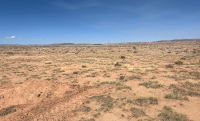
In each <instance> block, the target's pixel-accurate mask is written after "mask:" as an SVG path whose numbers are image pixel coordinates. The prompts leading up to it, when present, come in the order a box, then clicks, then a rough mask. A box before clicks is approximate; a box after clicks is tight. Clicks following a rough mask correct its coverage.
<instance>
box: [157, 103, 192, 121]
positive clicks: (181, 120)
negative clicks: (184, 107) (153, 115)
mask: <svg viewBox="0 0 200 121" xmlns="http://www.w3.org/2000/svg"><path fill="white" fill-rule="evenodd" d="M158 116H159V117H162V120H163V121H189V119H188V118H187V116H186V115H184V114H181V113H177V112H174V111H173V110H172V108H170V107H168V106H165V107H164V108H163V110H162V112H161V113H160V114H159V115H158Z"/></svg>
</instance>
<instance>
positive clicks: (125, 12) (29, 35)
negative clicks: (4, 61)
mask: <svg viewBox="0 0 200 121" xmlns="http://www.w3.org/2000/svg"><path fill="white" fill-rule="evenodd" d="M196 38H200V0H0V44H52V43H92V44H94V43H102V44H103V43H121V42H152V41H158V40H171V39H196Z"/></svg>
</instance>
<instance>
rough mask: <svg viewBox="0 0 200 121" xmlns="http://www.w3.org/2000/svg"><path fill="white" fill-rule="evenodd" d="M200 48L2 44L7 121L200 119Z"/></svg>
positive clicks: (2, 111) (1, 105)
mask: <svg viewBox="0 0 200 121" xmlns="http://www.w3.org/2000/svg"><path fill="white" fill-rule="evenodd" d="M199 45H200V43H198V42H196V41H195V42H185V43H184V42H176V41H175V42H154V43H121V44H107V45H84V44H83V45H51V46H50V45H49V46H0V50H1V51H0V73H1V74H0V90H1V91H0V120H4V118H7V119H13V117H16V118H18V116H21V115H22V117H24V118H25V119H26V118H27V117H29V118H27V120H28V119H31V120H32V119H34V120H46V119H47V120H50V119H52V120H53V119H55V120H66V119H67V118H69V120H77V121H103V120H123V121H130V120H133V121H135V120H138V121H153V120H156V121H157V120H163V121H189V120H193V121H198V120H199V119H200V116H199V113H198V112H199V110H200V108H199V107H200V104H199V100H200V70H199V67H200V59H199V58H200V46H199ZM36 82H37V83H38V82H40V83H42V82H45V84H43V85H41V84H38V85H37V86H36V87H32V85H33V84H32V83H36ZM51 83H52V84H51ZM66 85H68V86H69V87H65V86H66ZM28 86H29V88H26V87H28ZM23 89H26V91H24V90H23ZM31 89H32V90H31ZM22 90H23V91H22ZM30 90H31V91H30ZM31 106H32V108H30V107H31ZM163 106H164V108H163ZM22 109H24V110H22ZM179 109H181V110H179ZM27 110H30V113H27ZM31 111H33V112H34V111H35V113H33V112H31ZM36 112H37V115H35V114H36ZM23 114H24V115H23ZM31 116H32V117H31ZM30 117H31V118H30ZM61 117H62V118H61ZM25 119H24V120H25ZM13 120H14V119H13Z"/></svg>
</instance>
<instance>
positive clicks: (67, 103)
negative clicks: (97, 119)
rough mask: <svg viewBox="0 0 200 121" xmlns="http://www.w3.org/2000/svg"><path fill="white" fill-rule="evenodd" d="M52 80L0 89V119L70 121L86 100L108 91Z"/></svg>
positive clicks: (4, 120) (2, 86)
mask: <svg viewBox="0 0 200 121" xmlns="http://www.w3.org/2000/svg"><path fill="white" fill-rule="evenodd" d="M110 89H111V88H105V89H102V90H97V89H92V88H91V87H89V86H81V85H78V84H68V83H61V82H55V81H31V82H28V83H24V84H20V85H12V84H3V85H1V87H0V104H1V105H0V120H1V121H21V120H27V121H28V120H34V121H38V120H41V121H43V120H49V121H50V120H52V121H53V120H70V119H71V118H72V117H74V115H75V113H74V112H73V111H74V110H76V109H78V108H79V107H80V106H81V105H82V103H83V102H84V101H85V100H86V99H87V98H89V97H91V96H94V95H98V94H103V93H106V92H109V91H110Z"/></svg>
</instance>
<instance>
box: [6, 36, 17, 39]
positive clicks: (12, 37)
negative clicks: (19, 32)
mask: <svg viewBox="0 0 200 121" xmlns="http://www.w3.org/2000/svg"><path fill="white" fill-rule="evenodd" d="M14 38H15V36H11V37H6V39H14Z"/></svg>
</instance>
